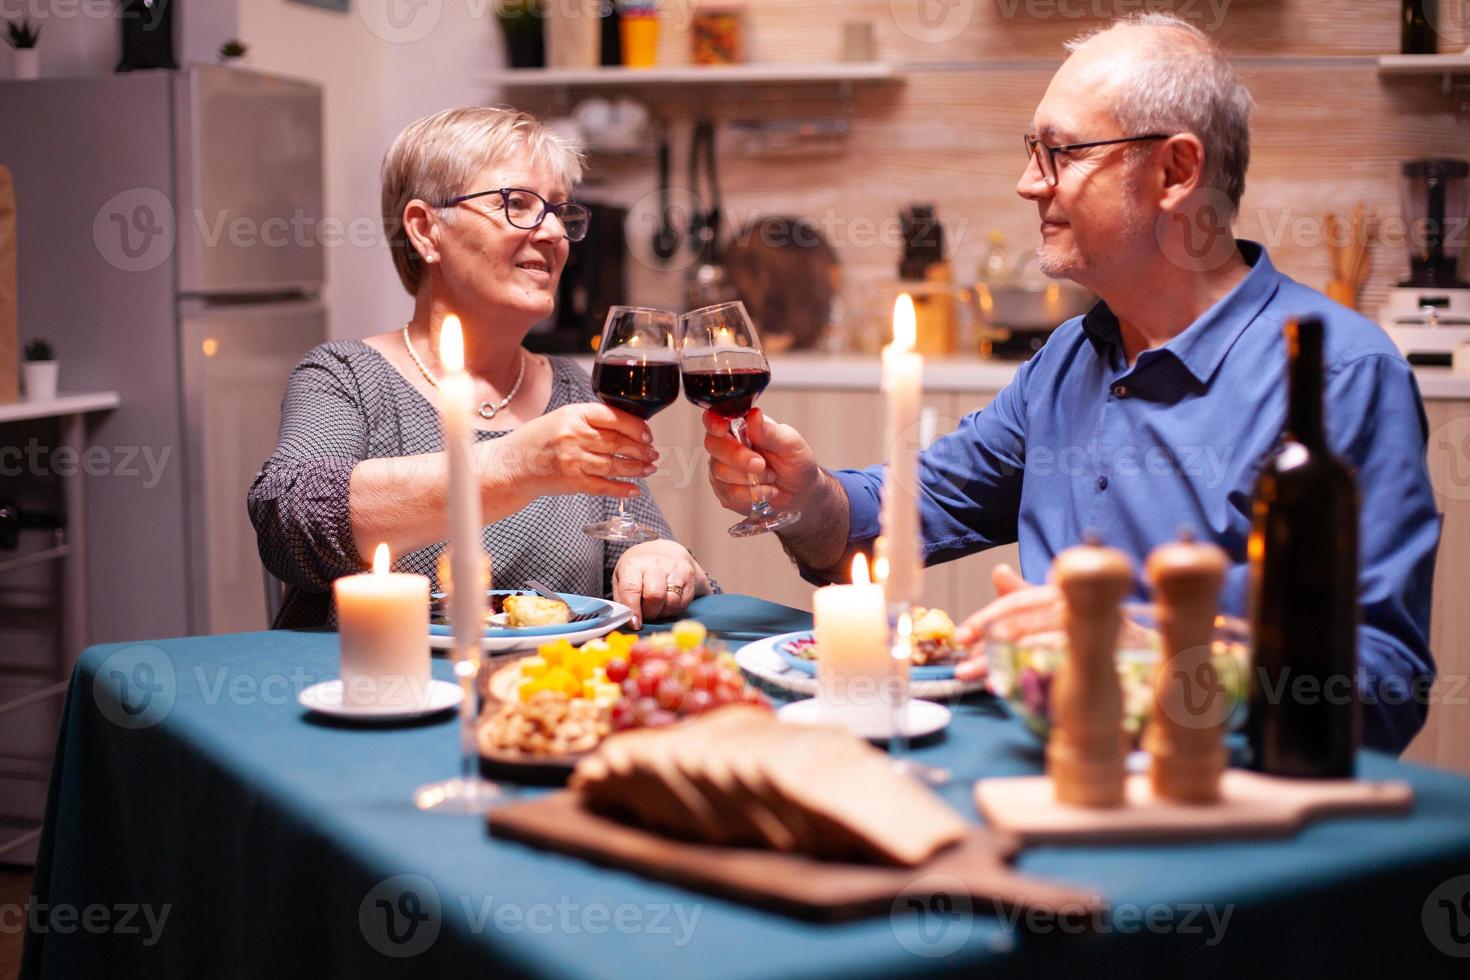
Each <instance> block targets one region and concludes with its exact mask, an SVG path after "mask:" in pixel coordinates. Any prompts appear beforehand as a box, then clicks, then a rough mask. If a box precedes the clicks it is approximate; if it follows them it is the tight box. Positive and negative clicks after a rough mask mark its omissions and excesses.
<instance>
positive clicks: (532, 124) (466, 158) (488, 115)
mask: <svg viewBox="0 0 1470 980" xmlns="http://www.w3.org/2000/svg"><path fill="white" fill-rule="evenodd" d="M526 151H529V153H530V156H531V162H532V165H533V166H537V167H541V166H544V167H546V168H548V169H549V170H550V171H551V172H552V173H553V174H555V175H556V178H557V179H558V180H559V181H561V183H562V184H563V185H564V186H565V187H566V189H567V191H568V192H570V191H571V190H572V188H573V187H575V186H576V185H577V184H578V183H580V182H581V180H582V154H581V152H580V151H579V150H578V149H577V148H576V147H575V146H573V145H572V144H570V143H568V142H566V141H565V140H563V139H562V138H561V137H559V136H557V135H556V134H554V133H552V132H551V131H550V130H548V129H547V128H546V127H544V126H542V125H541V122H540V120H538V119H537V118H536V117H535V116H532V115H530V114H529V113H525V112H520V111H517V110H515V109H502V108H495V107H482V106H465V107H463V108H459V109H445V110H444V111H442V112H436V113H434V114H433V115H431V116H425V117H424V118H422V119H420V120H418V121H416V122H412V123H409V125H408V126H407V127H405V128H404V130H403V132H401V133H399V134H398V138H397V139H395V140H394V141H393V145H392V146H390V147H389V148H388V152H387V153H386V154H384V156H383V172H382V178H383V231H384V232H385V233H386V234H387V236H388V247H389V250H390V251H391V252H392V255H393V268H394V269H396V270H398V278H399V279H400V280H401V281H402V282H403V288H404V289H406V290H408V292H409V295H415V294H417V293H418V290H419V282H420V281H421V280H422V279H423V274H424V263H423V261H422V260H421V259H420V258H419V255H418V252H417V251H415V249H414V247H413V245H412V244H410V243H409V240H408V235H407V233H406V232H405V231H404V228H403V209H404V208H405V207H407V206H408V202H409V201H412V200H414V199H415V198H418V199H419V200H421V201H425V202H427V203H429V204H431V205H435V206H437V205H438V204H439V203H440V202H443V201H447V200H449V199H450V198H452V197H455V196H456V195H459V194H468V193H471V192H472V191H477V190H489V189H490V188H485V187H474V188H471V187H467V186H466V184H467V183H468V182H469V181H470V180H472V179H473V178H474V176H475V175H476V174H478V173H479V172H480V171H481V170H483V169H485V168H486V167H488V166H492V165H494V164H498V163H503V162H504V161H506V160H508V159H510V158H511V157H514V156H517V155H518V154H520V153H522V152H526ZM445 218H446V220H453V217H452V214H451V213H450V212H445Z"/></svg>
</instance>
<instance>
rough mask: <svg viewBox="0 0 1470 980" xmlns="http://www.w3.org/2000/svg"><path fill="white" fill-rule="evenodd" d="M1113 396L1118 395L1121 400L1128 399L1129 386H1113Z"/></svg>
mask: <svg viewBox="0 0 1470 980" xmlns="http://www.w3.org/2000/svg"><path fill="white" fill-rule="evenodd" d="M1113 394H1114V395H1116V396H1117V397H1119V398H1127V397H1128V386H1127V385H1113Z"/></svg>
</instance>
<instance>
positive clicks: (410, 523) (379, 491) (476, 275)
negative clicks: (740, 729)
mask: <svg viewBox="0 0 1470 980" xmlns="http://www.w3.org/2000/svg"><path fill="white" fill-rule="evenodd" d="M581 175H582V162H581V158H580V157H579V155H578V154H577V152H576V151H575V150H574V149H572V148H571V147H569V146H567V145H566V144H564V143H563V142H561V141H560V140H559V139H558V138H557V137H556V136H555V135H553V134H551V133H549V132H547V131H546V130H545V129H543V128H542V127H541V126H540V124H539V123H538V122H537V121H536V120H535V119H534V118H532V117H531V116H528V115H526V114H525V113H520V112H515V111H512V110H508V109H492V108H463V109H450V110H447V111H444V112H440V113H437V114H435V115H432V116H428V117H426V118H424V119H420V120H419V121H417V122H415V123H413V124H412V125H410V126H409V127H408V128H407V129H405V130H404V131H403V132H402V133H400V134H399V136H398V138H397V140H395V141H394V143H393V146H392V148H391V149H389V151H388V153H387V156H386V157H385V158H384V160H383V174H382V179H383V223H384V226H385V227H386V229H387V231H388V237H389V242H390V244H391V246H392V256H393V264H394V267H395V268H396V269H397V272H398V277H399V279H401V280H402V282H403V286H404V288H405V289H407V290H408V292H409V294H410V295H412V296H413V298H414V310H413V319H411V320H409V321H408V323H407V324H405V325H403V326H402V327H398V328H395V329H392V330H389V331H387V332H385V333H381V334H378V335H376V336H373V337H369V338H367V339H366V340H363V341H334V342H331V343H327V344H323V345H321V346H320V347H317V348H316V349H314V350H312V351H311V352H310V353H308V354H307V355H306V357H305V358H304V359H303V360H302V361H301V363H300V364H299V365H297V367H296V369H295V371H294V372H293V373H292V375H291V379H290V382H289V384H288V385H287V388H286V397H285V401H284V403H283V406H282V415H281V431H280V441H279V442H278V444H277V446H276V449H275V452H274V453H272V454H271V457H270V459H268V460H267V461H266V463H265V466H264V468H263V469H262V471H261V473H260V475H259V476H258V477H257V478H256V480H255V484H254V485H253V486H252V487H251V488H250V495H249V508H250V517H251V520H252V521H253V522H254V525H255V531H256V535H257V537H258V539H259V544H260V554H261V559H262V560H263V561H264V562H265V564H266V567H267V568H269V569H270V570H271V572H272V573H273V574H275V575H276V576H277V577H278V578H280V579H282V580H283V581H285V582H286V583H287V584H288V585H289V586H290V589H289V592H288V594H287V596H286V601H285V605H284V608H283V609H282V610H281V614H280V616H279V617H278V618H277V621H276V625H277V626H278V627H287V626H320V625H329V624H331V623H332V622H333V621H334V620H335V612H334V609H333V604H332V595H331V583H332V580H333V579H335V578H337V577H339V576H342V575H347V574H349V573H353V572H358V571H361V570H362V569H363V568H364V567H365V566H366V564H367V560H366V558H365V556H371V554H372V551H373V549H374V548H375V547H376V546H377V544H378V543H379V542H386V543H387V545H388V547H389V549H390V550H391V552H392V553H393V554H394V555H395V556H398V557H397V559H396V560H395V561H394V563H393V565H394V568H395V569H396V570H402V571H414V572H421V573H423V574H425V575H429V576H435V575H436V565H437V559H438V557H439V556H440V554H441V553H442V552H443V550H444V549H445V547H446V542H445V541H444V537H445V528H446V525H447V523H448V522H447V516H446V511H447V493H446V491H447V485H448V480H447V475H446V474H447V467H446V458H445V455H444V453H443V431H442V429H441V428H440V424H439V417H438V414H437V412H436V410H435V389H436V388H437V386H438V379H439V377H440V376H441V375H442V374H443V373H444V370H443V366H442V365H441V364H440V363H439V360H438V357H437V354H436V352H437V350H438V339H439V328H440V324H441V323H442V322H443V319H444V317H445V316H446V315H447V314H449V313H454V314H456V315H458V317H459V318H460V320H461V322H462V324H463V328H464V337H465V360H466V369H467V370H468V371H469V372H470V373H471V374H472V375H473V377H474V381H475V399H476V401H477V402H478V403H479V406H480V407H479V416H480V419H479V420H478V421H479V426H480V428H479V430H478V433H477V436H478V439H477V443H476V446H475V457H474V458H475V464H476V470H477V472H478V474H479V481H480V499H481V507H482V508H483V512H484V516H485V520H486V522H487V526H486V527H485V528H484V529H483V531H482V532H481V534H482V541H483V543H484V546H485V547H486V548H487V549H488V550H489V552H490V554H491V555H492V556H493V559H494V575H495V581H496V583H497V584H499V585H503V586H506V587H519V586H520V585H522V584H523V583H524V582H525V581H526V580H527V579H537V580H539V581H541V582H543V583H546V584H548V585H550V586H552V587H553V588H555V589H558V590H560V591H563V592H569V593H577V594H582V595H603V596H606V595H612V597H613V598H615V599H617V600H619V601H621V602H625V603H627V604H628V605H629V606H630V607H632V609H633V611H634V624H635V626H636V625H639V624H641V620H642V619H643V618H645V617H646V618H656V617H667V616H671V615H675V614H677V613H679V612H681V611H683V609H684V608H685V607H687V606H688V604H689V603H690V601H691V600H693V599H694V598H695V597H696V596H699V595H703V594H705V593H706V592H708V591H710V583H709V579H708V578H707V577H706V575H705V573H704V571H703V570H702V569H701V568H700V567H699V564H698V563H697V562H696V561H695V560H694V558H693V557H692V556H691V555H690V554H689V552H688V551H687V550H686V549H685V548H684V547H682V546H681V545H679V544H678V543H677V542H675V541H674V540H672V534H671V533H670V531H669V526H668V523H667V522H666V521H665V520H664V517H663V515H662V514H661V513H660V512H659V509H658V506H657V504H655V503H654V502H653V500H652V498H651V497H650V496H649V495H648V493H647V488H646V487H645V486H644V485H643V483H642V481H641V480H637V479H636V478H638V477H645V476H648V475H649V474H651V473H653V472H654V463H655V460H657V458H658V453H657V452H655V451H654V449H653V445H652V443H653V436H652V434H651V433H650V431H649V429H648V426H647V424H646V423H645V422H643V421H642V420H640V419H637V418H635V417H633V416H631V415H628V414H626V413H624V412H621V411H618V410H616V409H613V408H610V407H608V406H605V405H602V404H600V403H598V402H597V401H596V400H595V399H594V396H593V394H592V389H591V386H590V384H589V382H588V379H587V376H586V374H585V373H584V372H583V371H582V370H581V369H580V368H578V367H577V366H576V365H575V364H574V363H572V362H571V361H570V360H568V359H566V358H561V357H542V356H539V355H535V354H531V353H528V352H527V351H526V350H525V349H524V348H523V347H522V346H521V342H522V340H524V339H525V336H526V334H527V332H529V331H530V329H531V326H532V324H534V323H536V322H537V321H538V320H541V319H544V318H545V317H546V316H548V315H549V314H550V313H551V311H552V305H553V302H554V301H555V298H556V287H557V280H558V279H559V278H560V276H561V271H562V268H563V266H564V265H565V264H566V261H567V252H568V248H569V243H570V241H575V240H580V239H581V238H582V237H583V236H584V235H586V233H587V222H588V214H587V211H586V209H585V208H582V207H581V206H580V205H576V204H573V203H571V202H569V201H568V198H567V195H568V193H569V192H570V191H571V189H572V188H573V187H574V186H575V185H576V184H577V182H578V180H580V178H581ZM614 477H623V478H633V479H632V480H631V481H630V480H616V479H614ZM622 498H627V499H628V509H629V512H630V513H631V514H632V516H634V517H636V518H637V519H638V520H639V521H640V522H642V523H644V524H646V525H649V526H650V527H653V528H656V529H658V530H659V531H660V532H661V533H662V537H661V538H660V539H658V540H655V541H648V542H645V543H643V544H638V545H635V546H632V547H629V546H628V545H627V544H618V543H613V542H604V541H601V540H597V539H594V538H591V537H588V536H587V535H585V534H584V533H583V532H582V527H583V526H584V525H586V524H589V523H592V522H595V521H600V520H603V519H605V518H607V517H609V516H611V514H612V512H613V510H614V509H615V508H616V506H617V502H618V500H619V499H622Z"/></svg>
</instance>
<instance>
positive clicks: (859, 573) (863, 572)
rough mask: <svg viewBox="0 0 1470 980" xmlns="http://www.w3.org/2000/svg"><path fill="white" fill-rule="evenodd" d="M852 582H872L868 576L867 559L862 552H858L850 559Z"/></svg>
mask: <svg viewBox="0 0 1470 980" xmlns="http://www.w3.org/2000/svg"><path fill="white" fill-rule="evenodd" d="M852 584H853V585H871V584H872V579H870V578H868V559H867V556H866V555H864V554H863V553H862V552H858V553H857V554H856V555H855V556H853V559H852Z"/></svg>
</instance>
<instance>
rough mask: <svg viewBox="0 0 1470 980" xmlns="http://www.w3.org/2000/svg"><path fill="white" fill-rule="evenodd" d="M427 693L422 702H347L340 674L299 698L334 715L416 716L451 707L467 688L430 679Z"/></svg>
mask: <svg viewBox="0 0 1470 980" xmlns="http://www.w3.org/2000/svg"><path fill="white" fill-rule="evenodd" d="M424 694H425V700H424V703H423V704H422V705H417V704H414V705H377V704H369V705H360V704H345V703H343V701H342V679H341V678H337V679H336V680H330V681H322V682H321V683H320V684H313V685H312V686H311V687H308V688H307V689H306V690H304V691H302V692H301V693H300V694H299V695H297V696H296V700H297V701H300V702H301V703H302V704H303V705H304V706H306V707H308V708H310V709H311V710H312V711H317V712H320V713H321V714H324V715H331V716H332V717H333V718H357V719H361V720H367V719H388V718H417V717H419V716H420V715H431V714H434V713H435V712H437V711H448V710H449V709H450V708H453V707H454V706H455V705H457V704H459V703H460V701H462V700H464V692H463V691H461V690H460V689H459V685H458V684H451V683H450V682H449V681H440V680H431V681H429V686H428V687H427V688H425V689H424Z"/></svg>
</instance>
